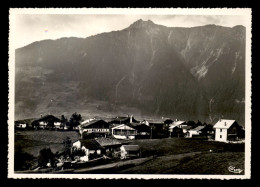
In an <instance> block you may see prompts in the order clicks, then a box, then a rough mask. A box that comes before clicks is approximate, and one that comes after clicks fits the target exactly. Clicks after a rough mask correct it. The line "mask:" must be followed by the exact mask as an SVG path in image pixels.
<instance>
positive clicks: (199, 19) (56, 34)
mask: <svg viewBox="0 0 260 187" xmlns="http://www.w3.org/2000/svg"><path fill="white" fill-rule="evenodd" d="M138 19H142V20H144V21H147V20H151V21H153V22H154V23H155V24H159V25H164V26H167V27H194V26H202V25H207V24H215V25H221V26H226V27H233V26H235V25H245V23H246V22H245V21H246V20H245V19H244V17H243V16H238V15H148V14H146V15H143V14H131V15H129V14H128V15H127V14H121V15H114V14H109V15H108V14H107V15H105V14H96V15H94V14H93V15H92V14H91V15H90V14H16V15H15V31H14V32H15V34H14V36H15V39H14V47H15V48H20V47H23V46H26V45H28V44H30V43H33V42H35V41H40V40H45V39H58V38H62V37H80V38H86V37H88V36H91V35H96V34H99V33H103V32H110V31H116V30H122V29H124V28H126V27H128V26H129V25H131V24H132V23H133V22H135V21H137V20H138Z"/></svg>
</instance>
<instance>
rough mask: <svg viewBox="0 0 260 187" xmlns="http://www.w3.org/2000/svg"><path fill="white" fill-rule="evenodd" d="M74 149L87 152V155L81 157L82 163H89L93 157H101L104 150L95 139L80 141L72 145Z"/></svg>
mask: <svg viewBox="0 0 260 187" xmlns="http://www.w3.org/2000/svg"><path fill="white" fill-rule="evenodd" d="M72 147H73V148H77V149H81V150H83V151H84V152H85V155H84V156H82V157H80V160H81V161H85V162H86V161H89V160H91V157H95V156H99V155H101V154H102V151H103V150H104V148H103V147H102V146H101V145H100V144H99V143H98V142H97V141H96V140H93V139H84V140H82V139H80V140H78V141H76V142H74V143H73V144H72Z"/></svg>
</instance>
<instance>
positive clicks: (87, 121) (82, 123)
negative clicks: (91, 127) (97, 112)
mask: <svg viewBox="0 0 260 187" xmlns="http://www.w3.org/2000/svg"><path fill="white" fill-rule="evenodd" d="M92 120H95V119H87V120H85V121H83V122H81V123H80V124H81V125H84V124H86V123H89V122H90V121H92Z"/></svg>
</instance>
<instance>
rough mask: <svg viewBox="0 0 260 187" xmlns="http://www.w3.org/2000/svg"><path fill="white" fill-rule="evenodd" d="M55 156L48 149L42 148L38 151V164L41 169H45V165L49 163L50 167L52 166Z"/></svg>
mask: <svg viewBox="0 0 260 187" xmlns="http://www.w3.org/2000/svg"><path fill="white" fill-rule="evenodd" d="M54 161H55V156H54V154H53V152H52V151H51V149H50V148H44V149H42V150H40V154H39V156H38V164H39V166H41V167H46V166H47V163H50V164H51V166H54Z"/></svg>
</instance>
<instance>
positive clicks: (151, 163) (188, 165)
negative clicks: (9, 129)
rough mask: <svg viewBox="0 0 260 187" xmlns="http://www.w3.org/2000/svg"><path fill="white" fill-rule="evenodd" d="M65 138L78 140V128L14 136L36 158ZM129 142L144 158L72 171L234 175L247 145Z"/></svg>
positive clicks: (194, 141)
mask: <svg viewBox="0 0 260 187" xmlns="http://www.w3.org/2000/svg"><path fill="white" fill-rule="evenodd" d="M66 137H70V138H71V140H72V141H76V140H77V139H78V138H79V134H78V132H75V131H67V132H65V131H49V130H40V131H19V132H16V135H15V147H16V149H21V150H22V152H26V153H29V154H31V155H33V156H34V157H37V155H38V154H39V151H40V150H41V149H43V148H48V147H50V148H51V150H52V152H54V153H55V152H61V151H62V150H63V144H62V142H63V140H64V139H65V138H66ZM124 142H125V141H124ZM128 143H129V144H137V145H139V146H140V148H141V152H142V158H139V159H133V160H123V161H116V162H112V163H107V164H105V165H100V166H95V167H87V168H81V169H72V170H70V171H69V172H70V173H119V174H222V175H227V174H233V173H231V172H230V171H228V167H229V166H233V167H235V168H239V169H242V170H244V159H245V155H244V144H229V143H220V142H214V141H207V140H203V139H186V138H166V139H151V140H150V139H145V140H131V141H128ZM64 172H68V171H64ZM60 173H61V172H60ZM240 174H243V172H241V173H240Z"/></svg>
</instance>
